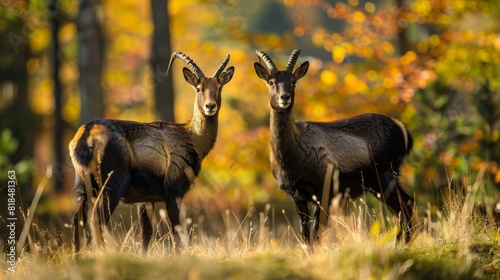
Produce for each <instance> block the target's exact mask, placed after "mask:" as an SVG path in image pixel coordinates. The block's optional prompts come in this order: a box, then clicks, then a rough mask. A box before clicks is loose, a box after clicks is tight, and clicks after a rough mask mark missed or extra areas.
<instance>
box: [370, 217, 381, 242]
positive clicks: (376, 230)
mask: <svg viewBox="0 0 500 280" xmlns="http://www.w3.org/2000/svg"><path fill="white" fill-rule="evenodd" d="M370 234H371V236H372V238H373V239H377V238H378V236H379V234H380V221H379V220H376V221H374V222H373V224H372V227H371V228H370Z"/></svg>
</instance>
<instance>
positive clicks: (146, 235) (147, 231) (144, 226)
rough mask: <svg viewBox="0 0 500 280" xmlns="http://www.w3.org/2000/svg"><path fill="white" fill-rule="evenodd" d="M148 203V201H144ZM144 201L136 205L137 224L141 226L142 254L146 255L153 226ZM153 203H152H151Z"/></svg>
mask: <svg viewBox="0 0 500 280" xmlns="http://www.w3.org/2000/svg"><path fill="white" fill-rule="evenodd" d="M146 203H148V202H146ZM146 203H143V204H141V205H140V206H139V207H138V210H139V224H140V226H141V237H142V254H143V255H146V254H147V252H148V246H149V242H150V241H151V236H152V235H153V227H152V226H151V220H150V218H151V217H149V215H148V211H147V209H146ZM153 205H154V204H153Z"/></svg>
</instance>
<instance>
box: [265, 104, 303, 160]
mask: <svg viewBox="0 0 500 280" xmlns="http://www.w3.org/2000/svg"><path fill="white" fill-rule="evenodd" d="M269 133H270V135H269V136H270V142H271V149H272V150H273V152H274V154H275V156H278V157H279V155H283V154H286V153H287V152H288V150H290V149H294V148H295V146H296V145H297V127H296V125H295V117H294V114H293V110H284V111H280V112H277V111H275V110H271V124H270V132H269Z"/></svg>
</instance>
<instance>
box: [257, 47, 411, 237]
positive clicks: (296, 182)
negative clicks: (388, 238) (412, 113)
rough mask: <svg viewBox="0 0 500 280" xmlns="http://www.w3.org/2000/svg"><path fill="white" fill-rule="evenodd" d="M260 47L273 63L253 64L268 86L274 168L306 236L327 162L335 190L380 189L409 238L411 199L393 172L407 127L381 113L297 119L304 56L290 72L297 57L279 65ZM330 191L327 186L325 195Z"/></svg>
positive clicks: (353, 193)
mask: <svg viewBox="0 0 500 280" xmlns="http://www.w3.org/2000/svg"><path fill="white" fill-rule="evenodd" d="M260 53H261V54H260V55H259V56H261V57H262V58H263V59H264V60H265V62H266V64H267V65H268V67H270V68H271V73H269V72H268V71H267V70H266V68H264V66H262V65H261V64H260V63H257V62H256V63H255V64H254V66H255V71H256V73H257V75H258V76H259V78H261V79H262V80H264V81H265V82H266V84H267V86H268V89H269V104H270V107H271V120H270V144H271V167H272V172H273V175H274V177H275V178H276V180H277V181H278V185H279V187H280V188H281V189H282V190H284V191H285V192H287V193H288V195H289V196H290V197H291V198H292V200H293V202H294V203H295V206H296V208H297V212H298V214H299V219H300V228H301V229H300V230H301V233H302V235H303V238H304V240H305V242H306V243H310V229H309V222H310V220H311V217H310V215H309V205H308V204H309V203H314V204H316V201H322V195H323V185H324V182H325V174H326V173H327V167H328V165H332V166H333V168H334V169H335V170H337V171H338V174H339V180H338V184H339V189H338V193H339V194H341V195H342V194H348V196H349V197H351V198H355V197H358V196H360V195H361V194H363V193H364V192H369V193H372V194H374V195H377V194H380V196H376V197H378V198H379V199H380V200H381V201H383V202H384V203H386V205H387V206H388V207H389V209H391V210H392V211H393V212H394V213H396V214H398V213H401V214H402V220H403V221H402V225H403V227H402V228H403V231H404V232H405V234H406V239H407V240H409V239H410V228H411V217H412V214H413V213H412V212H413V202H414V200H413V198H412V197H411V196H410V195H409V194H407V193H406V192H405V191H404V190H403V189H402V188H401V186H400V184H399V182H398V177H397V175H398V174H399V171H400V166H401V165H402V163H403V160H404V158H405V156H406V155H407V154H408V153H409V152H410V150H411V148H412V145H413V140H412V138H411V135H410V134H409V133H408V131H406V129H405V128H404V127H403V125H402V124H401V123H400V122H399V121H397V120H394V119H392V118H389V117H387V116H384V115H380V114H363V115H359V116H355V117H352V118H347V119H343V120H338V121H332V122H295V118H294V115H293V104H294V98H295V84H296V82H297V80H298V79H300V78H302V77H303V76H304V75H305V74H306V72H307V69H308V66H309V64H308V62H307V61H306V62H304V63H303V64H302V65H300V66H299V67H298V68H297V69H296V70H295V71H294V72H293V73H292V70H293V65H294V64H295V63H292V64H290V62H289V65H291V68H290V69H289V70H288V69H287V70H285V71H278V70H277V68H275V66H274V63H272V61H271V62H269V61H270V58H269V57H268V56H264V55H262V52H260ZM294 53H295V52H294ZM298 53H300V52H298ZM258 54H259V53H258ZM292 57H293V55H292ZM297 57H298V54H297V55H296V57H295V60H296V58H297ZM291 60H292V58H291ZM287 68H289V67H287ZM333 195H335V194H334V193H333V192H330V197H329V200H328V201H330V200H331V199H332V198H333ZM313 197H316V199H317V200H314V199H313ZM313 210H314V212H313V213H314V214H313V217H312V220H313V236H314V237H315V238H318V228H319V207H317V206H315V207H314V208H313Z"/></svg>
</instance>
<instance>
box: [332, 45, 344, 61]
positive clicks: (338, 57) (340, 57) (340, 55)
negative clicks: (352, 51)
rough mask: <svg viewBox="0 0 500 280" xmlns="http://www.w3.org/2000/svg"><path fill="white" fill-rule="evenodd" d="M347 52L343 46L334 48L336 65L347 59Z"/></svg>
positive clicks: (333, 54) (333, 53)
mask: <svg viewBox="0 0 500 280" xmlns="http://www.w3.org/2000/svg"><path fill="white" fill-rule="evenodd" d="M345 55H346V53H345V50H344V48H343V47H342V46H334V47H333V49H332V56H333V61H335V62H336V63H342V61H344V58H345Z"/></svg>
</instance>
